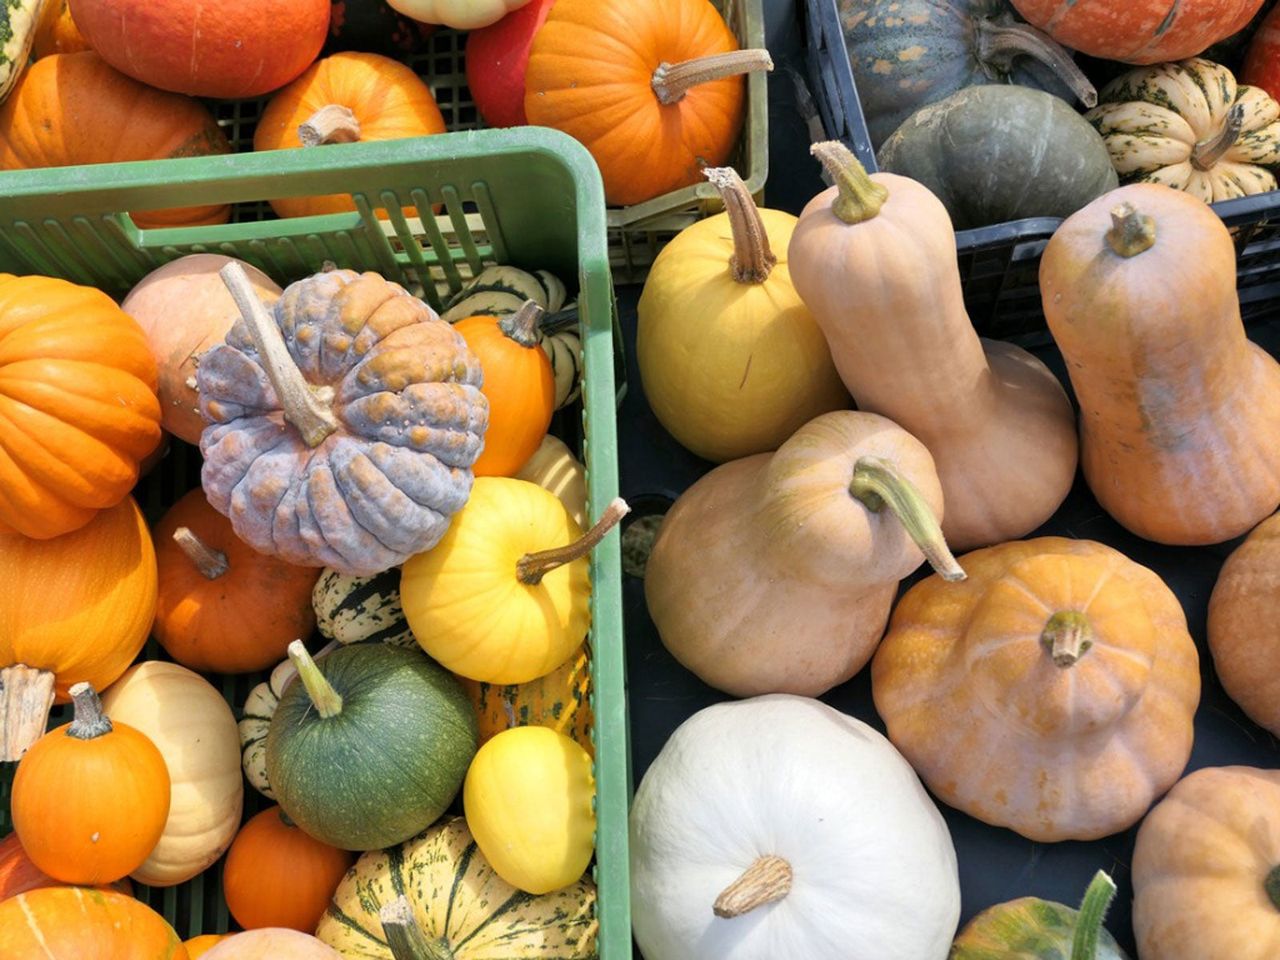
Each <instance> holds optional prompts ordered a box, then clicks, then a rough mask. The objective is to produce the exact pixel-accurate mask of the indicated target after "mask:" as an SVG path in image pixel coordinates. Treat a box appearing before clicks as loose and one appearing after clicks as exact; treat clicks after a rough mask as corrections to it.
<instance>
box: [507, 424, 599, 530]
mask: <svg viewBox="0 0 1280 960" xmlns="http://www.w3.org/2000/svg"><path fill="white" fill-rule="evenodd" d="M516 479H517V480H528V481H529V482H530V483H536V484H537V485H538V486H540V487H542V488H543V489H544V490H550V491H551V492H552V493H554V494H555V495H556V496H557V497H559V498H560V502H561V503H563V504H564V507H565V509H566V510H568V511H569V514H570V515H571V516H572V517H573V519H574V520H576V521H577V523H578V526H580V527H581V528H582V529H583V530H586V529H587V528H588V527H589V526H591V524H589V523H587V471H586V468H584V467H583V466H582V464H581V463H579V462H578V459H577V458H576V457H575V456H574V455H573V452H572V451H571V450H570V449H569V447H568V446H567V445H566V444H565V442H564V441H563V440H561V439H560V438H559V437H556V436H553V435H552V434H549V433H548V434H547V435H546V436H545V437H543V438H542V443H541V444H540V445H539V446H538V449H537V450H535V451H534V452H533V456H532V457H530V458H529V460H528V462H527V463H525V465H524V466H523V467H521V468H520V472H519V473H517V474H516Z"/></svg>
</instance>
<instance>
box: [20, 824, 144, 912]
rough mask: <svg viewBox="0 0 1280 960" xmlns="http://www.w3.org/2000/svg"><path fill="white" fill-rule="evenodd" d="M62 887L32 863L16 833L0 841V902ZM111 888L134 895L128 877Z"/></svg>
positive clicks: (121, 879)
mask: <svg viewBox="0 0 1280 960" xmlns="http://www.w3.org/2000/svg"><path fill="white" fill-rule="evenodd" d="M61 886H64V884H63V882H62V881H61V880H55V879H53V877H51V876H49V875H48V874H47V873H45V872H44V871H43V870H41V869H40V868H39V867H37V866H36V865H35V864H34V863H32V862H31V858H30V857H28V856H27V851H25V850H23V849H22V841H21V840H19V839H18V835H17V834H16V833H11V834H9V835H8V836H7V837H5V838H4V839H3V840H0V900H8V899H9V898H10V897H16V896H17V895H18V894H20V893H26V892H27V891H28V890H40V889H41V888H43V887H61ZM111 886H112V888H114V889H115V890H117V891H119V892H120V893H123V894H125V895H132V893H133V885H132V884H131V883H130V882H129V878H128V877H121V878H120V879H119V880H117V881H116V882H115V883H113V884H112V885H111Z"/></svg>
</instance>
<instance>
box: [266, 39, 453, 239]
mask: <svg viewBox="0 0 1280 960" xmlns="http://www.w3.org/2000/svg"><path fill="white" fill-rule="evenodd" d="M444 129H445V126H444V117H443V116H441V114H440V108H439V107H438V106H436V101H435V97H433V96H432V95H431V89H430V88H429V87H428V86H427V85H426V84H425V83H423V81H422V80H421V79H420V78H419V77H418V75H417V74H416V73H414V72H413V70H411V69H410V68H409V67H407V66H405V65H404V64H403V63H400V62H399V61H397V60H392V59H390V58H389V57H384V56H380V55H378V54H376V53H335V54H334V55H333V56H330V57H325V58H324V59H323V60H319V61H317V62H316V63H314V64H312V65H311V67H310V68H308V69H307V71H306V72H305V73H303V74H302V76H300V77H298V79H297V80H294V81H293V82H292V83H291V84H289V85H288V86H287V87H285V88H284V89H283V90H281V91H280V92H279V93H277V94H276V95H275V96H274V97H272V98H271V102H270V103H268V104H267V106H266V109H265V110H263V111H262V116H261V117H260V118H259V119H258V125H257V127H256V128H255V130H254V134H253V149H254V150H281V149H287V148H291V147H318V146H324V145H325V144H330V143H357V142H360V143H372V142H374V141H377V140H399V139H403V138H405V137H425V136H427V135H429V134H433V133H443V132H444ZM271 208H272V209H273V210H275V212H276V214H277V215H278V216H281V217H307V216H315V215H317V214H322V213H342V212H343V211H346V210H354V209H355V208H356V205H355V203H354V202H353V201H352V199H351V197H350V196H347V195H338V194H334V195H330V196H322V197H307V196H302V197H277V198H274V199H272V200H271ZM405 215H406V216H409V217H416V216H417V212H416V211H415V210H413V209H412V208H409V209H408V210H406V212H405Z"/></svg>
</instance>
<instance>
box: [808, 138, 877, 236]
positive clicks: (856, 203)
mask: <svg viewBox="0 0 1280 960" xmlns="http://www.w3.org/2000/svg"><path fill="white" fill-rule="evenodd" d="M809 152H810V153H811V154H812V155H813V156H815V157H817V158H818V160H819V162H820V163H821V164H822V169H824V170H825V171H826V172H827V176H828V177H830V178H831V182H832V183H834V184H835V186H836V189H837V190H838V191H839V193H838V195H837V196H836V198H835V199H834V200H833V201H831V212H832V213H834V214H835V215H836V216H837V217H839V218H840V219H841V220H843V221H844V222H845V223H848V224H855V223H862V221H864V220H870V219H871V218H872V217H874V216H876V215H877V214H879V213H880V208H881V207H883V206H884V203H885V201H886V200H888V199H889V191H888V190H887V189H885V187H884V185H883V184H879V183H876V182H875V181H874V180H872V179H871V175H870V174H868V173H867V168H866V167H864V166H863V165H862V164H861V163H859V162H858V158H857V157H855V156H854V155H853V151H852V150H850V149H849V148H848V147H846V146H845V145H844V144H843V143H841V142H840V141H839V140H824V141H822V142H821V143H815V144H814V145H813V146H811V147H810V148H809Z"/></svg>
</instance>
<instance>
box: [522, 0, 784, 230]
mask: <svg viewBox="0 0 1280 960" xmlns="http://www.w3.org/2000/svg"><path fill="white" fill-rule="evenodd" d="M772 67H773V61H772V60H771V59H770V57H769V54H768V52H767V51H765V50H739V49H738V42H737V40H736V39H735V38H734V36H733V33H732V31H730V29H729V27H728V26H727V25H726V24H725V22H724V20H723V19H721V17H720V13H719V11H717V10H716V8H715V7H714V6H712V5H711V3H710V0H653V2H650V3H632V2H630V0H556V2H555V4H554V5H553V6H552V7H551V10H550V11H549V12H548V13H547V18H546V21H545V22H544V23H543V24H542V26H541V27H540V28H539V29H538V32H537V33H536V34H535V35H534V38H533V47H532V50H531V51H530V54H529V65H528V68H527V70H526V72H525V98H524V112H525V117H526V118H527V120H528V122H529V123H530V124H532V125H534V126H539V127H553V128H555V129H557V130H560V131H562V132H564V133H567V134H569V135H570V136H572V137H574V138H575V139H577V140H578V141H580V142H581V143H582V144H583V145H584V146H586V148H587V150H588V151H590V153H591V155H592V157H594V158H595V161H596V164H597V165H598V166H599V167H600V174H601V176H602V177H603V179H604V195H605V200H606V201H607V202H608V203H609V204H611V205H614V206H619V205H626V204H635V203H641V202H643V201H645V200H651V199H653V198H654V197H657V196H659V195H661V194H664V193H666V192H668V191H670V190H677V189H679V188H680V187H687V186H691V185H693V184H695V183H698V182H699V181H700V180H701V179H702V167H703V166H711V167H718V166H722V165H723V164H724V162H725V161H726V160H727V159H728V157H729V153H730V151H731V150H732V149H733V146H734V144H735V142H736V141H737V137H738V131H739V130H740V129H741V127H742V122H743V116H744V113H745V107H746V87H747V84H746V81H745V79H744V78H743V77H742V76H741V75H742V74H744V73H747V72H749V71H753V70H769V69H772Z"/></svg>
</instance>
